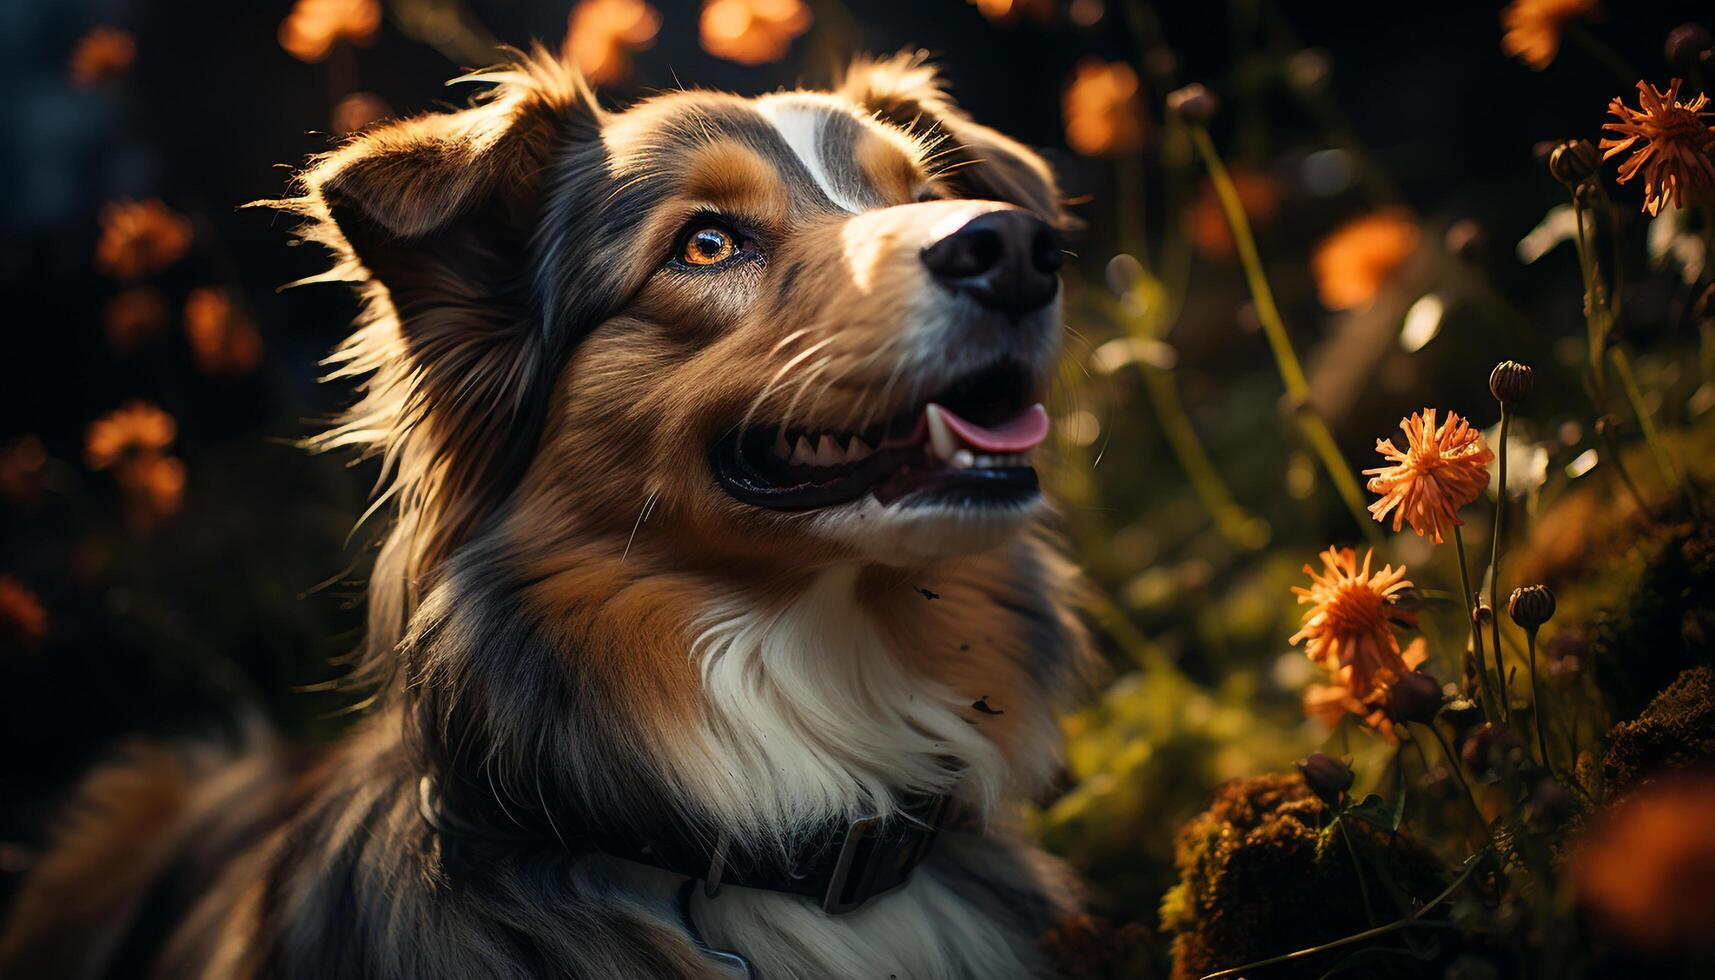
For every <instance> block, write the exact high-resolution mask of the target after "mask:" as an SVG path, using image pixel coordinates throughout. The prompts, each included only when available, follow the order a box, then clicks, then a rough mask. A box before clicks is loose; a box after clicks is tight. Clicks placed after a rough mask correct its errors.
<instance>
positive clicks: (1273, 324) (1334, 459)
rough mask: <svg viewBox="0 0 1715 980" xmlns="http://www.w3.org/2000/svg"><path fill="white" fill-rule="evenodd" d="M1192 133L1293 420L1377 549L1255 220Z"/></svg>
mask: <svg viewBox="0 0 1715 980" xmlns="http://www.w3.org/2000/svg"><path fill="white" fill-rule="evenodd" d="M1188 129H1189V130H1190V132H1191V141H1192V142H1193V143H1194V144H1195V145H1196V147H1197V153H1198V154H1199V155H1200V156H1201V157H1202V158H1203V165H1204V166H1205V167H1206V168H1208V171H1209V181H1210V183H1212V184H1213V185H1214V187H1215V194H1216V196H1217V197H1219V198H1220V201H1221V211H1222V213H1224V214H1225V215H1226V218H1227V225H1228V227H1229V228H1231V229H1232V233H1233V244H1234V245H1235V246H1236V247H1237V249H1238V253H1239V262H1240V264H1241V265H1242V266H1243V267H1244V271H1245V280H1246V282H1247V283H1248V284H1249V285H1250V292H1251V301H1252V302H1253V303H1255V304H1256V315H1257V320H1258V321H1260V322H1261V324H1262V329H1263V334H1264V335H1265V336H1267V338H1268V346H1269V349H1270V350H1271V351H1272V352H1273V354H1274V363H1275V365H1276V367H1278V368H1279V369H1280V379H1281V381H1282V382H1283V383H1284V384H1285V385H1286V394H1287V397H1288V399H1289V400H1290V401H1291V402H1292V405H1293V414H1294V416H1295V417H1296V418H1297V420H1298V425H1299V428H1301V429H1302V430H1303V432H1304V437H1305V439H1306V440H1307V441H1308V442H1309V443H1310V447H1311V449H1312V450H1314V451H1315V452H1316V455H1317V456H1319V457H1320V458H1321V460H1322V465H1323V467H1324V468H1326V469H1327V471H1328V478H1329V479H1330V480H1331V481H1332V482H1333V484H1334V489H1335V490H1336V491H1338V492H1339V494H1340V499H1341V500H1342V501H1344V502H1345V504H1346V507H1347V509H1348V510H1350V511H1351V512H1352V519H1353V520H1355V521H1357V522H1358V527H1359V528H1361V529H1362V530H1363V532H1364V534H1365V536H1366V537H1368V538H1369V539H1370V541H1371V542H1372V543H1373V544H1381V543H1382V535H1381V531H1380V530H1379V529H1378V528H1377V526H1376V523H1375V522H1374V521H1373V520H1371V519H1370V514H1369V511H1368V510H1367V509H1366V508H1365V505H1364V494H1363V491H1362V490H1361V489H1360V488H1359V487H1358V481H1357V480H1356V479H1354V478H1353V477H1352V471H1351V468H1350V467H1349V466H1347V465H1346V461H1345V459H1344V458H1342V457H1341V455H1340V448H1339V446H1338V445H1337V444H1336V443H1335V442H1334V434H1333V433H1332V432H1330V431H1329V429H1328V422H1327V420H1325V419H1324V418H1322V415H1321V413H1319V412H1318V411H1316V408H1315V406H1314V405H1313V404H1311V401H1310V382H1309V381H1308V380H1307V379H1306V377H1305V375H1304V367H1303V365H1301V364H1300V363H1299V361H1298V355H1297V353H1296V352H1294V351H1293V349H1292V339H1291V338H1290V337H1289V336H1288V335H1287V333H1286V323H1285V321H1284V320H1283V319H1282V318H1281V315H1280V308H1279V307H1278V306H1276V305H1275V302H1274V290H1273V289H1272V288H1270V286H1269V284H1268V274H1267V273H1266V272H1265V271H1264V270H1263V266H1262V257H1261V256H1260V255H1258V253H1257V248H1256V237H1255V236H1254V235H1253V234H1252V233H1251V226H1250V220H1249V219H1248V218H1246V217H1245V209H1244V204H1243V203H1242V202H1241V201H1240V200H1239V192H1238V188H1237V187H1235V186H1233V179H1232V177H1231V176H1230V175H1229V174H1228V173H1227V167H1226V165H1225V164H1224V163H1222V162H1221V155H1220V153H1219V152H1217V151H1216V149H1215V142H1214V140H1212V139H1210V138H1209V131H1208V130H1207V129H1205V128H1204V127H1202V126H1200V125H1192V126H1189V127H1188Z"/></svg>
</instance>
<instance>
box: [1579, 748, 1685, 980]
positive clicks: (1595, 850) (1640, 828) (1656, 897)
mask: <svg viewBox="0 0 1715 980" xmlns="http://www.w3.org/2000/svg"><path fill="white" fill-rule="evenodd" d="M1572 872H1573V874H1572V877H1573V881H1574V883H1575V885H1576V887H1577V892H1578V898H1579V901H1580V903H1581V904H1582V905H1583V906H1584V908H1585V909H1586V910H1587V911H1588V912H1589V914H1590V917H1591V918H1592V919H1593V920H1594V921H1595V922H1596V923H1597V924H1598V925H1600V926H1602V927H1603V928H1604V929H1605V930H1607V931H1609V932H1611V933H1613V934H1615V935H1617V936H1618V937H1620V938H1622V939H1624V940H1626V941H1628V942H1629V943H1631V944H1632V945H1634V946H1636V947H1640V948H1642V949H1646V950H1652V951H1667V950H1670V949H1676V948H1685V947H1703V948H1708V947H1709V946H1710V944H1711V939H1712V937H1715V775H1710V774H1708V773H1700V774H1697V775H1682V776H1678V777H1670V778H1668V779H1665V780H1663V781H1661V782H1659V783H1655V784H1652V785H1649V786H1647V787H1646V788H1644V789H1641V790H1639V791H1638V792H1637V793H1635V794H1633V795H1632V796H1630V797H1628V798H1627V799H1626V800H1624V801H1623V802H1621V803H1620V804H1618V805H1617V806H1615V807H1614V808H1613V809H1611V810H1609V811H1608V812H1607V813H1606V814H1605V815H1604V816H1603V817H1602V818H1601V819H1600V820H1599V821H1598V822H1597V824H1596V826H1595V827H1594V828H1593V829H1592V831H1591V832H1590V834H1589V835H1588V836H1587V837H1585V838H1584V839H1583V840H1582V841H1581V842H1580V843H1579V844H1578V845H1577V847H1576V848H1575V849H1574V851H1573V857H1572Z"/></svg>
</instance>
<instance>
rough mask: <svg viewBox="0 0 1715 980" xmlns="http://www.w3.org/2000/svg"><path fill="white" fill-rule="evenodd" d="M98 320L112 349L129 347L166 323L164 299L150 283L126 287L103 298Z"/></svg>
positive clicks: (154, 333) (155, 331)
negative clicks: (105, 299)
mask: <svg viewBox="0 0 1715 980" xmlns="http://www.w3.org/2000/svg"><path fill="white" fill-rule="evenodd" d="M102 322H103V323H104V324H105V325H106V327H107V342H108V343H109V344H111V345H112V346H113V349H114V350H121V351H125V350H130V349H131V348H133V347H136V346H137V345H138V344H140V343H142V342H143V341H145V340H148V339H149V338H151V337H153V336H155V335H156V334H158V333H160V332H161V328H162V327H164V326H166V325H167V301H166V300H165V299H163V298H162V297H161V293H160V290H158V289H155V288H154V287H152V286H137V287H135V288H132V289H127V290H125V291H124V292H122V293H120V294H119V295H117V296H115V297H113V298H112V299H110V300H108V301H107V309H106V310H105V311H104V312H103V313H102Z"/></svg>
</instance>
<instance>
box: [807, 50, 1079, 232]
mask: <svg viewBox="0 0 1715 980" xmlns="http://www.w3.org/2000/svg"><path fill="white" fill-rule="evenodd" d="M838 91H839V93H840V94H841V95H843V96H845V97H846V98H848V99H851V100H852V101H853V102H856V103H857V104H859V105H861V106H863V107H864V108H866V109H868V110H870V111H871V112H874V113H876V114H877V115H879V116H880V117H881V118H883V119H885V120H887V121H888V122H890V123H893V124H894V125H896V126H899V127H901V128H903V129H905V130H907V131H909V132H910V133H912V134H913V135H916V136H920V137H923V138H925V139H926V140H928V141H929V143H930V145H931V150H930V153H931V154H932V159H933V165H932V166H931V168H930V169H931V171H932V172H937V171H938V172H941V173H944V174H946V179H947V181H948V182H949V183H951V184H953V185H954V186H955V187H957V188H958V189H959V190H960V191H962V192H964V193H966V194H968V195H969V196H971V197H976V198H983V199H988V200H996V201H1006V202H1007V203H1009V204H1016V205H1018V206H1019V207H1024V208H1029V209H1030V210H1032V211H1035V212H1036V213H1037V214H1039V215H1041V216H1042V217H1043V218H1046V219H1047V220H1048V221H1050V222H1052V223H1053V224H1055V225H1057V226H1060V227H1062V228H1064V227H1068V226H1071V225H1074V224H1076V223H1077V222H1076V220H1075V219H1074V218H1072V217H1071V215H1069V214H1068V213H1067V212H1066V210H1065V206H1064V203H1063V202H1062V200H1061V197H1060V190H1059V186H1058V185H1057V184H1056V183H1055V180H1054V172H1053V170H1051V169H1050V168H1049V166H1048V164H1047V163H1046V162H1045V161H1044V160H1043V159H1042V157H1040V156H1039V155H1037V154H1036V153H1035V152H1034V151H1032V150H1031V149H1030V148H1029V147H1027V146H1025V145H1024V144H1022V143H1020V142H1018V141H1017V140H1014V139H1012V138H1011V137H1008V136H1006V135H1004V134H1002V133H1001V132H1000V131H998V130H995V129H991V128H989V127H988V126H984V125H982V124H981V123H979V122H977V121H976V120H974V119H972V118H971V117H970V116H968V115H966V114H965V112H964V111H963V110H961V109H960V108H959V107H958V106H957V105H955V104H954V103H953V100H952V99H951V98H950V97H949V96H948V95H947V91H946V87H945V86H944V85H943V84H942V82H941V79H940V76H939V75H938V74H937V73H936V71H935V68H934V67H933V66H932V65H930V64H929V63H928V61H927V59H926V55H925V54H924V53H922V52H917V53H915V54H913V53H909V52H906V53H901V54H898V55H895V56H893V57H891V58H881V59H876V58H859V59H857V60H856V61H854V62H852V65H851V67H850V68H848V69H847V70H846V73H845V75H844V77H843V78H842V79H841V80H840V83H839V85H838Z"/></svg>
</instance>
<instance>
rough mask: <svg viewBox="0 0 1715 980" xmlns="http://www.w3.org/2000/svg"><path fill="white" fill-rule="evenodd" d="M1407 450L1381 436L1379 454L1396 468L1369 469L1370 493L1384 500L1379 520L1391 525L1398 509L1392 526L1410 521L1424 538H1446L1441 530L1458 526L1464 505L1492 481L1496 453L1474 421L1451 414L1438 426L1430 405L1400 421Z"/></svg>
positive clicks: (1373, 509) (1375, 507)
mask: <svg viewBox="0 0 1715 980" xmlns="http://www.w3.org/2000/svg"><path fill="white" fill-rule="evenodd" d="M1399 427H1400V428H1401V429H1404V430H1405V441H1406V448H1405V451H1404V452H1401V451H1400V450H1399V448H1398V447H1396V446H1395V445H1394V444H1393V440H1392V439H1377V440H1376V452H1378V453H1381V454H1382V455H1383V456H1385V457H1387V458H1388V459H1390V460H1392V461H1393V465H1392V466H1378V467H1376V468H1375V469H1373V470H1365V471H1364V475H1365V476H1368V477H1371V479H1370V483H1369V488H1370V492H1371V493H1379V494H1381V495H1382V496H1381V499H1380V500H1377V501H1376V502H1375V503H1373V504H1371V505H1370V513H1371V514H1372V515H1374V516H1375V519H1376V520H1377V521H1380V522H1382V523H1384V524H1385V523H1387V520H1386V518H1387V515H1388V513H1389V512H1390V511H1391V512H1392V513H1393V529H1394V530H1395V531H1398V530H1399V529H1400V523H1401V522H1402V521H1410V522H1411V528H1412V530H1414V531H1416V532H1417V534H1418V536H1419V537H1425V536H1427V537H1432V538H1434V539H1435V543H1436V544H1440V543H1441V542H1442V536H1441V534H1442V532H1443V531H1445V530H1446V529H1447V528H1449V527H1458V526H1460V525H1462V524H1463V523H1464V522H1463V521H1461V520H1459V508H1461V507H1463V506H1465V505H1466V504H1468V503H1470V502H1471V501H1473V500H1476V499H1477V495H1478V494H1480V493H1482V492H1483V489H1484V488H1485V487H1487V486H1488V485H1489V462H1490V461H1491V460H1493V459H1494V458H1495V454H1494V453H1492V452H1490V451H1489V447H1487V446H1485V445H1483V434H1482V433H1481V432H1478V431H1477V430H1476V429H1475V428H1472V426H1471V423H1470V422H1468V421H1467V420H1465V419H1462V418H1460V417H1459V415H1458V413H1457V412H1448V413H1447V421H1445V422H1443V423H1441V426H1440V427H1439V428H1437V427H1436V425H1435V409H1433V408H1426V409H1424V410H1423V411H1422V412H1414V413H1412V415H1411V416H1409V417H1407V418H1403V419H1400V421H1399Z"/></svg>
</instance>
